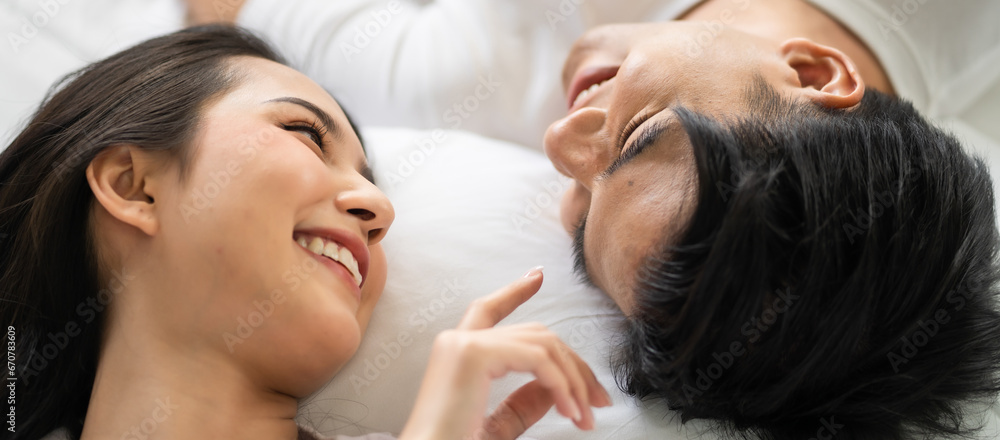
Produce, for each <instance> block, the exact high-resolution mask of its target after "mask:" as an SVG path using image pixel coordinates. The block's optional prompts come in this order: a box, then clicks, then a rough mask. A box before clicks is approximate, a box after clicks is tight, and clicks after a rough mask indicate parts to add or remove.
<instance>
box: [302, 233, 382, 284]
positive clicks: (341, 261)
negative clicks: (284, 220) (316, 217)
mask: <svg viewBox="0 0 1000 440" xmlns="http://www.w3.org/2000/svg"><path fill="white" fill-rule="evenodd" d="M292 239H293V240H294V241H295V242H296V243H297V244H298V245H299V246H300V247H302V248H303V250H305V251H308V252H309V253H310V254H311V255H312V256H313V257H314V258H316V259H317V260H318V261H319V262H320V263H322V264H323V265H325V266H327V267H328V268H329V269H331V270H332V271H333V272H334V273H335V274H337V275H338V276H340V277H341V278H343V279H344V281H345V282H346V284H348V285H349V286H351V287H352V290H353V291H354V293H355V294H356V295H357V296H358V298H359V299H360V296H361V287H362V286H364V283H365V281H366V280H367V277H368V262H369V259H370V256H369V252H368V246H366V245H365V244H364V242H362V241H361V240H360V239H359V238H358V237H356V236H355V235H353V234H351V233H349V232H347V231H344V230H340V229H330V228H309V229H297V230H295V231H294V233H293V234H292Z"/></svg>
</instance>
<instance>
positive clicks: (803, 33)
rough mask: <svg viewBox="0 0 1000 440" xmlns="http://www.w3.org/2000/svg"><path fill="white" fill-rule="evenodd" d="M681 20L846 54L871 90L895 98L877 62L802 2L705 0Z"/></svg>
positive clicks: (855, 40)
mask: <svg viewBox="0 0 1000 440" xmlns="http://www.w3.org/2000/svg"><path fill="white" fill-rule="evenodd" d="M681 19H682V20H699V21H719V22H721V23H723V24H726V25H728V26H730V27H732V28H734V29H738V30H740V31H743V32H746V33H749V34H754V35H758V36H761V37H764V38H768V39H772V40H775V41H778V42H781V41H785V40H788V39H790V38H795V37H804V38H808V39H810V40H812V41H815V42H817V43H819V44H823V45H826V46H830V47H833V48H836V49H838V50H840V51H841V52H844V53H845V54H847V56H848V57H850V58H851V59H852V60H853V61H854V63H855V64H856V65H857V68H858V72H859V73H860V74H861V77H862V78H864V80H865V83H866V85H867V86H868V87H870V88H875V89H878V90H879V91H881V92H885V93H889V94H894V93H895V91H894V89H893V87H892V83H891V82H890V81H889V77H888V75H887V74H886V72H885V70H884V69H883V68H882V64H881V63H880V62H879V60H878V58H877V57H876V56H875V54H874V53H872V51H871V50H869V49H868V46H867V45H865V43H864V42H862V41H861V40H860V39H859V38H858V37H857V36H855V35H854V34H853V33H852V32H851V31H849V30H848V29H847V28H846V27H844V26H843V25H842V24H840V22H838V21H837V20H835V19H833V17H830V16H829V15H827V14H826V13H825V12H823V11H822V10H820V9H818V8H816V7H815V6H813V5H811V4H809V3H807V2H805V1H804V0H706V1H704V2H702V3H701V4H699V5H698V6H696V7H694V8H692V9H691V10H690V11H688V12H687V13H686V14H684V15H683V16H682V17H681Z"/></svg>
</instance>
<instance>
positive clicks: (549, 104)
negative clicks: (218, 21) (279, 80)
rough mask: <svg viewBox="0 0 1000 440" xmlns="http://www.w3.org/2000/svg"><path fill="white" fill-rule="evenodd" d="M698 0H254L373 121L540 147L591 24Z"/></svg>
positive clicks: (672, 10) (251, 8)
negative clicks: (575, 50) (566, 69)
mask: <svg viewBox="0 0 1000 440" xmlns="http://www.w3.org/2000/svg"><path fill="white" fill-rule="evenodd" d="M696 1H697V0H634V1H632V2H629V3H627V4H623V3H622V2H620V1H616V0H422V1H421V0H393V1H386V0H379V1H374V0H337V1H329V0H283V1H276V0H249V1H248V2H247V3H246V5H245V6H244V8H243V10H241V12H240V16H239V24H240V25H242V26H244V27H248V28H250V29H253V30H255V31H257V32H259V33H261V34H262V35H263V36H264V37H265V38H266V39H268V40H270V41H271V43H272V44H274V45H275V46H277V48H278V49H279V50H280V51H281V52H282V53H283V54H284V55H285V56H287V57H288V58H289V62H290V63H291V64H292V66H293V67H295V68H297V69H299V70H301V71H302V72H303V73H305V74H306V75H308V76H310V77H311V78H313V79H315V80H317V81H318V82H319V83H320V85H322V86H324V87H325V88H326V89H327V90H328V91H330V92H331V93H332V94H333V95H334V97H335V98H337V99H338V101H339V102H340V103H341V104H342V105H343V107H344V108H345V109H346V110H348V112H349V113H350V114H351V116H352V117H353V118H355V119H356V120H357V122H359V123H360V124H362V125H391V126H405V127H410V128H420V129H431V128H447V129H462V130H469V131H474V132H477V133H480V134H484V135H486V136H490V137H493V138H497V139H503V140H507V141H512V142H516V143H519V144H522V145H526V146H531V147H535V148H540V147H541V140H542V137H543V135H544V133H545V129H546V128H547V127H548V125H549V124H550V123H552V122H553V121H555V120H556V119H558V118H559V117H562V116H563V115H565V113H566V99H565V97H564V96H563V89H562V83H561V78H562V66H563V62H564V61H565V59H566V56H567V55H568V53H569V49H570V48H571V47H572V44H573V42H574V41H575V40H576V38H577V37H579V36H580V35H581V34H582V33H583V31H584V30H585V29H587V28H589V27H593V26H597V25H600V24H605V23H608V22H615V21H639V20H647V19H658V18H663V16H664V15H669V14H677V13H680V12H682V11H683V10H685V9H686V8H688V7H690V5H691V4H693V3H696Z"/></svg>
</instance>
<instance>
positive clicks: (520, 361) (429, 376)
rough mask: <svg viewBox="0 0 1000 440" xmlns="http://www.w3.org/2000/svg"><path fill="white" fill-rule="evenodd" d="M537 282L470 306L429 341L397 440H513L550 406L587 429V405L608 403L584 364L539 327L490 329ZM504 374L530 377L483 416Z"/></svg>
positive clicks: (536, 274) (529, 279) (532, 278)
mask: <svg viewBox="0 0 1000 440" xmlns="http://www.w3.org/2000/svg"><path fill="white" fill-rule="evenodd" d="M541 285H542V272H541V268H538V269H534V270H532V271H531V272H528V274H527V275H525V276H524V278H521V279H519V280H518V281H515V282H514V283H511V284H510V285H508V286H507V287H504V288H503V289H501V290H499V291H497V292H495V293H493V294H492V295H490V296H487V297H483V298H480V299H478V300H476V301H475V302H473V303H472V304H471V305H470V306H469V309H468V310H467V311H466V312H465V316H464V317H463V318H462V322H461V323H460V324H459V326H458V327H457V328H456V329H454V330H448V331H445V332H442V333H441V334H440V335H438V337H437V339H435V341H434V349H433V351H432V353H431V359H430V363H429V364H428V367H427V373H426V375H425V376H424V382H423V385H422V386H421V388H420V393H419V395H418V396H417V402H416V406H415V407H414V410H413V413H412V414H411V415H410V419H409V421H408V422H407V424H406V427H405V428H404V429H403V433H402V434H401V435H400V437H399V438H400V440H424V439H428V440H429V439H435V440H451V439H455V440H458V439H469V438H471V439H476V440H479V439H490V440H499V439H514V438H516V437H517V436H518V435H520V434H521V433H523V432H524V431H525V430H526V429H527V428H528V427H529V426H531V425H533V424H534V423H535V422H537V421H538V419H540V418H542V416H544V415H545V413H546V412H548V410H549V409H550V408H551V407H552V405H555V407H556V409H557V410H558V411H559V413H560V414H562V415H564V416H566V417H568V418H570V419H573V421H574V423H575V424H576V426H577V427H579V428H581V429H592V428H593V426H594V416H593V412H592V410H591V407H592V406H593V407H603V406H608V405H610V404H611V399H610V398H609V397H608V394H607V392H606V391H604V388H602V387H601V385H600V384H599V383H598V382H597V378H595V377H594V373H593V372H592V371H591V370H590V367H588V366H587V364H586V363H584V362H583V360H582V359H580V357H579V356H577V354H576V353H574V352H573V350H571V349H570V348H569V347H567V346H566V344H564V343H563V342H562V341H561V340H560V339H559V337H558V336H556V335H555V334H554V333H552V332H551V331H549V330H548V329H547V328H545V326H543V325H541V324H518V325H511V326H506V327H499V328H493V326H494V325H496V324H497V323H498V322H500V320H502V319H503V318H505V317H506V316H507V315H509V314H510V313H511V312H513V311H514V309H516V308H517V307H518V306H520V305H521V304H522V303H524V302H525V301H527V300H528V298H531V296H532V295H534V294H535V292H537V291H538V288H539V287H541ZM510 372H526V373H531V374H533V375H534V376H535V380H534V381H532V382H530V383H528V384H527V385H525V386H523V387H521V388H520V389H518V390H517V391H515V392H514V393H512V394H511V395H510V396H508V397H507V399H506V400H504V402H503V403H501V404H500V406H499V407H498V408H497V409H496V411H494V412H493V414H491V415H490V416H489V417H486V416H485V413H486V400H487V398H488V396H489V388H490V382H491V381H492V380H493V379H496V378H499V377H502V376H504V375H506V374H507V373H510Z"/></svg>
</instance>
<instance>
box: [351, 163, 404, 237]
mask: <svg viewBox="0 0 1000 440" xmlns="http://www.w3.org/2000/svg"><path fill="white" fill-rule="evenodd" d="M359 181H360V182H359V184H358V185H357V186H355V187H354V188H353V189H350V190H347V191H341V192H340V194H338V195H337V199H336V204H337V209H339V210H342V211H344V212H347V213H348V214H350V215H352V216H354V217H355V218H357V219H358V220H359V222H360V223H361V232H362V233H363V234H365V235H367V236H368V245H369V246H371V245H373V244H376V243H378V242H379V241H381V240H382V237H385V233H386V231H388V230H389V226H390V225H391V224H392V221H393V219H395V218H396V212H395V211H394V210H393V208H392V203H391V202H389V198H388V197H386V196H385V194H384V193H382V190H380V189H378V187H376V186H375V184H373V183H371V182H369V181H368V180H366V179H364V178H362V177H360V176H359Z"/></svg>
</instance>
